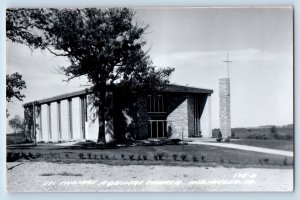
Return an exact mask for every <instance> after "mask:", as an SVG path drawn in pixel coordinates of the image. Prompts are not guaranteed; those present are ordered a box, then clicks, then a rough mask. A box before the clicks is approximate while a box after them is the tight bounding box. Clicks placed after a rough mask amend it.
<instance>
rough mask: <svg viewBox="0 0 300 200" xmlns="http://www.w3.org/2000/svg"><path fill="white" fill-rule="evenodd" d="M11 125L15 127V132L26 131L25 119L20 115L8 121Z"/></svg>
mask: <svg viewBox="0 0 300 200" xmlns="http://www.w3.org/2000/svg"><path fill="white" fill-rule="evenodd" d="M8 124H9V126H10V127H11V128H12V129H14V133H25V121H24V119H22V118H21V117H20V116H19V115H15V117H14V118H12V119H10V120H9V121H8Z"/></svg>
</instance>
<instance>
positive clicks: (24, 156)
mask: <svg viewBox="0 0 300 200" xmlns="http://www.w3.org/2000/svg"><path fill="white" fill-rule="evenodd" d="M21 156H22V157H23V158H25V159H26V160H28V159H29V157H28V155H27V154H26V153H24V152H22V153H21Z"/></svg>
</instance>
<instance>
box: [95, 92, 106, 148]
mask: <svg viewBox="0 0 300 200" xmlns="http://www.w3.org/2000/svg"><path fill="white" fill-rule="evenodd" d="M99 97H100V102H99V110H98V122H99V129H98V140H97V142H98V143H101V144H105V143H106V141H105V112H106V110H105V107H106V99H105V98H106V91H105V90H104V89H102V90H101V91H100V94H99Z"/></svg>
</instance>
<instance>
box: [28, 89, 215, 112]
mask: <svg viewBox="0 0 300 200" xmlns="http://www.w3.org/2000/svg"><path fill="white" fill-rule="evenodd" d="M165 92H178V93H197V94H199V93H202V94H211V93H213V90H209V89H203V88H196V87H189V86H182V85H175V84H169V85H168V86H167V87H166V89H165ZM91 93H93V90H92V89H91V88H86V89H83V90H80V91H76V92H70V93H65V94H62V95H57V96H53V97H50V98H45V99H41V100H37V101H32V102H27V103H25V104H23V107H26V106H30V105H32V104H40V105H41V104H48V103H52V102H58V101H63V100H67V99H70V98H76V97H80V96H83V95H87V94H91Z"/></svg>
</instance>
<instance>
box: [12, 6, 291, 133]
mask: <svg viewBox="0 0 300 200" xmlns="http://www.w3.org/2000/svg"><path fill="white" fill-rule="evenodd" d="M135 10H136V16H135V20H138V21H142V22H143V23H145V24H149V28H148V30H147V34H145V35H144V39H145V40H146V41H147V46H146V47H145V49H148V48H150V51H149V55H150V56H151V58H152V61H153V64H154V65H155V66H158V67H167V66H168V67H173V68H175V72H174V73H173V74H172V76H171V79H170V80H171V83H175V84H180V85H188V86H194V87H199V88H207V89H212V90H213V91H214V93H213V94H212V127H213V128H218V127H219V89H218V80H219V79H220V78H224V77H226V76H227V72H226V63H224V62H223V61H224V60H226V54H227V53H229V59H230V60H231V61H232V63H230V68H229V69H230V70H229V73H230V82H231V118H232V119H231V120H232V121H231V123H232V127H253V126H262V125H285V124H291V123H293V12H292V9H291V8H272V9H271V8H226V9H224V8H147V9H146V8H136V9H135ZM6 62H7V73H14V72H20V73H21V74H22V75H23V78H24V80H25V81H26V83H27V89H26V90H24V94H25V95H26V98H25V99H24V102H29V101H33V100H39V99H42V98H47V97H51V96H55V95H59V94H63V93H67V92H72V91H78V90H81V89H82V88H83V87H84V86H82V85H84V84H85V80H86V79H85V78H84V77H82V78H81V79H76V80H73V81H71V82H69V83H67V82H65V81H63V80H64V79H65V77H64V76H63V75H61V74H59V73H58V72H57V68H58V67H59V66H66V65H68V60H67V59H66V58H62V57H55V56H54V55H52V54H50V53H49V52H47V51H43V52H42V51H40V50H35V51H31V50H30V49H29V48H28V47H26V46H23V45H20V44H13V43H11V42H10V41H8V40H7V60H6ZM24 102H18V101H17V100H14V102H13V103H9V104H8V105H7V108H8V110H9V112H10V114H11V116H14V115H16V114H18V115H20V116H23V108H22V103H24Z"/></svg>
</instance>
